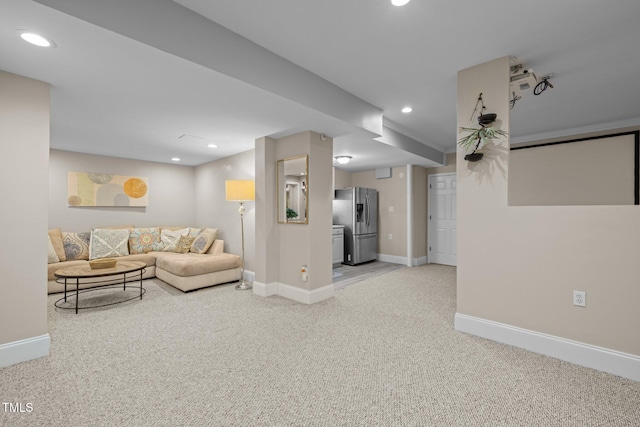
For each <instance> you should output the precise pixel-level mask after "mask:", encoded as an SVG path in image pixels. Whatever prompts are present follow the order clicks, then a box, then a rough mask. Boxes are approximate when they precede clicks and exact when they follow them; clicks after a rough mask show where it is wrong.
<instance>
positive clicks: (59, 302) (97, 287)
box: [54, 268, 147, 314]
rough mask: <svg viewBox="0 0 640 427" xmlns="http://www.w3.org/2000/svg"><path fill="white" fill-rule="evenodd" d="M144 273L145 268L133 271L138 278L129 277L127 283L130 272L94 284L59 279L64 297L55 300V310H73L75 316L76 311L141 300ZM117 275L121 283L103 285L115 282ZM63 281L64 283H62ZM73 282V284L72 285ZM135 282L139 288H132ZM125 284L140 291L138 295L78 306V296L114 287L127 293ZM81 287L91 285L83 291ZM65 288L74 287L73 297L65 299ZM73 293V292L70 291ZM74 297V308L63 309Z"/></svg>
mask: <svg viewBox="0 0 640 427" xmlns="http://www.w3.org/2000/svg"><path fill="white" fill-rule="evenodd" d="M145 271H146V269H145V268H142V269H140V271H135V273H136V275H139V277H137V278H134V277H135V276H133V275H131V276H129V281H128V282H127V274H131V272H125V273H117V274H114V275H113V278H112V279H109V280H104V281H94V282H83V283H80V278H75V279H69V278H66V277H65V278H64V279H62V278H61V279H60V280H61V281H60V282H59V283H64V296H63V297H62V298H60V299H59V300H57V301H56V302H55V303H54V305H55V307H56V308H59V309H62V310H75V311H76V314H78V310H84V309H86V308H98V307H107V306H109V305H115V304H121V303H123V302H127V301H132V300H134V299H138V298H139V299H142V295H144V294H145V293H146V292H147V290H146V289H145V288H143V287H142V275H143V274H144V272H145ZM119 274H122V281H121V282H117V283H105V282H111V281H112V280H117V276H118V275H119ZM62 280H64V281H62ZM69 281H70V282H72V283H68V282H69ZM73 282H75V283H73ZM135 282H139V283H140V285H139V286H132V285H131V284H132V283H135ZM127 283H129V288H133V289H140V293H139V294H138V293H137V292H136V295H135V296H133V297H131V298H127V299H123V300H119V301H115V302H109V303H105V304H96V305H90V306H84V307H80V306H79V305H78V301H79V299H80V294H84V293H87V292H92V291H99V290H102V289H108V288H115V287H122V290H123V292H126V291H127ZM81 285H93V286H89V287H86V288H84V289H80V286H81ZM67 286H75V287H76V289H75V296H74V295H73V293H72V294H71V295H70V296H68V297H67ZM71 292H73V290H72V291H71ZM74 297H75V306H73V307H64V306H63V304H64V303H67V302H68V301H67V300H72V299H73V298H74Z"/></svg>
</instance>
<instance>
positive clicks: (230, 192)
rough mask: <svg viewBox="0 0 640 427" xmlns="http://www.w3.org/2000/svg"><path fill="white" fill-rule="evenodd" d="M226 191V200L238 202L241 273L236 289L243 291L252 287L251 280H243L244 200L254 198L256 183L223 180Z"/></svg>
mask: <svg viewBox="0 0 640 427" xmlns="http://www.w3.org/2000/svg"><path fill="white" fill-rule="evenodd" d="M225 188H226V192H227V201H229V202H240V209H238V212H240V230H241V231H242V261H241V263H242V273H241V275H240V283H238V284H237V285H236V289H238V290H241V291H244V290H247V289H251V288H253V284H252V283H251V282H245V280H244V202H246V201H249V200H255V198H256V184H255V182H254V181H251V180H232V181H225Z"/></svg>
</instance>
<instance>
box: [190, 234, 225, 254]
mask: <svg viewBox="0 0 640 427" xmlns="http://www.w3.org/2000/svg"><path fill="white" fill-rule="evenodd" d="M216 237H218V229H217V228H203V229H202V230H201V231H200V233H198V235H197V236H196V238H195V240H194V241H193V244H192V245H191V252H194V253H196V254H203V253H205V252H207V251H208V250H209V248H210V247H211V245H212V244H213V241H214V240H216Z"/></svg>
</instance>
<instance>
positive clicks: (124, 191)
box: [67, 172, 149, 207]
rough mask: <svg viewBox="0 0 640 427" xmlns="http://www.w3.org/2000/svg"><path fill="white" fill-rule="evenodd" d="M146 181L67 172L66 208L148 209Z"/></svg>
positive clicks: (133, 177) (147, 186) (107, 175)
mask: <svg viewBox="0 0 640 427" xmlns="http://www.w3.org/2000/svg"><path fill="white" fill-rule="evenodd" d="M148 190H149V185H148V179H147V178H144V177H139V176H123V175H111V174H106V173H89V172H69V173H68V199H67V202H68V204H69V206H122V207H127V206H129V207H140V206H149V191H148Z"/></svg>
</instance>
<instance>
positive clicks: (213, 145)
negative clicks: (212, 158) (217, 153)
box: [207, 144, 218, 148]
mask: <svg viewBox="0 0 640 427" xmlns="http://www.w3.org/2000/svg"><path fill="white" fill-rule="evenodd" d="M207 147H209V148H218V146H217V145H216V144H207Z"/></svg>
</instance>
